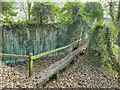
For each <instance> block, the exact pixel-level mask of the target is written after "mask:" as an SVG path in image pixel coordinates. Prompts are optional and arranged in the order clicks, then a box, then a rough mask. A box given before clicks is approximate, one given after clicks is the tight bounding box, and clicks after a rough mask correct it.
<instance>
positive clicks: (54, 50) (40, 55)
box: [31, 40, 80, 60]
mask: <svg viewBox="0 0 120 90" xmlns="http://www.w3.org/2000/svg"><path fill="white" fill-rule="evenodd" d="M79 41H80V40H77V41H75V42H73V43H71V44H69V45H66V46H64V47H60V48H57V49H53V50H50V51H47V52H44V53H41V54H38V55H35V56H31V59H32V60H34V59H38V58H40V57H42V56H45V55H48V54H51V53H54V52H57V51H60V50H63V49H66V48H68V47H70V46H71V45H73V44H75V43H77V42H79Z"/></svg>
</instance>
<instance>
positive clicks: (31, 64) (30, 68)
mask: <svg viewBox="0 0 120 90" xmlns="http://www.w3.org/2000/svg"><path fill="white" fill-rule="evenodd" d="M32 56H33V54H32V53H30V54H29V77H31V76H32V74H33V60H32V59H31V57H32Z"/></svg>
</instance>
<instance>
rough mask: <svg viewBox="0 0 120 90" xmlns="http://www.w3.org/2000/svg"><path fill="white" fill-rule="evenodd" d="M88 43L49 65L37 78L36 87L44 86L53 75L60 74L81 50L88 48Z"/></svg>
mask: <svg viewBox="0 0 120 90" xmlns="http://www.w3.org/2000/svg"><path fill="white" fill-rule="evenodd" d="M86 47H87V44H85V45H84V46H81V47H79V48H78V49H76V50H75V51H73V52H71V53H69V54H68V55H67V56H66V57H64V58H63V59H61V60H60V61H58V62H56V63H55V64H52V65H51V66H50V67H48V68H47V69H46V70H45V71H44V72H43V73H42V76H41V78H39V79H38V80H37V82H36V83H35V84H34V88H36V87H37V86H42V85H43V84H44V83H46V82H47V81H48V80H49V79H50V78H51V77H52V76H54V75H58V74H59V72H60V71H61V70H62V69H64V68H65V67H67V66H68V65H69V64H70V63H71V62H72V60H73V58H74V57H75V56H76V55H78V54H79V52H80V51H82V50H84V49H86Z"/></svg>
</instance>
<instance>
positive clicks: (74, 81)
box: [0, 55, 120, 88]
mask: <svg viewBox="0 0 120 90" xmlns="http://www.w3.org/2000/svg"><path fill="white" fill-rule="evenodd" d="M63 57H64V56H59V57H52V58H44V59H40V60H35V61H34V72H33V77H32V78H31V80H30V78H28V63H27V62H26V63H20V64H15V65H12V67H11V66H7V65H4V64H0V77H1V76H2V78H0V88H26V87H28V88H32V87H33V86H32V85H33V83H35V81H36V80H37V79H38V78H39V77H40V74H41V73H42V71H43V70H45V69H46V68H47V67H48V66H49V65H51V64H53V63H55V62H57V61H58V60H60V59H61V58H63ZM74 61H75V62H74V63H73V64H71V65H70V66H69V67H68V68H66V69H65V70H64V71H63V72H61V74H60V77H59V78H58V79H50V80H49V81H48V82H47V83H45V84H44V85H43V87H44V88H70V87H72V88H74V87H80V88H111V87H112V88H120V86H119V85H118V74H117V73H115V72H114V73H113V72H108V71H105V72H97V71H95V70H94V69H93V68H92V66H91V62H90V61H89V60H87V59H86V58H85V56H84V55H81V56H78V57H77V58H74Z"/></svg>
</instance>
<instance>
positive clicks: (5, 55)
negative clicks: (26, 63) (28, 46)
mask: <svg viewBox="0 0 120 90" xmlns="http://www.w3.org/2000/svg"><path fill="white" fill-rule="evenodd" d="M0 57H14V58H27V59H28V58H29V56H26V55H16V54H5V53H0Z"/></svg>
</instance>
